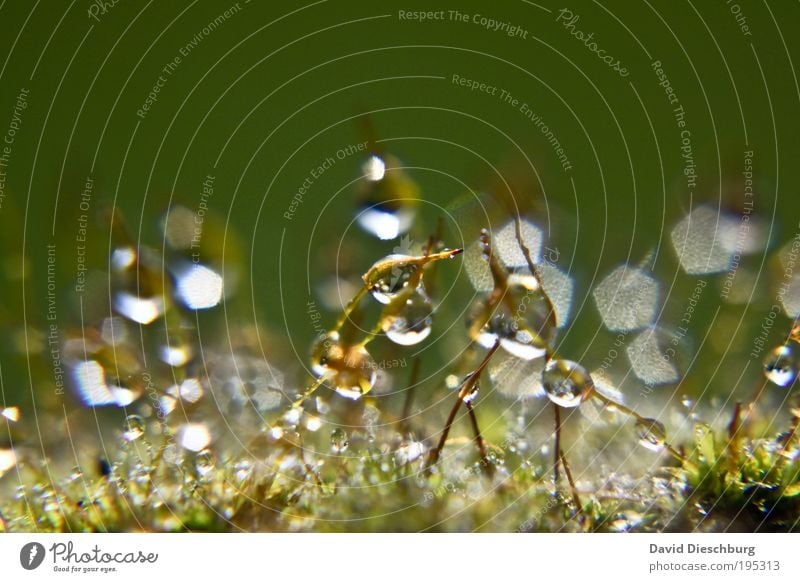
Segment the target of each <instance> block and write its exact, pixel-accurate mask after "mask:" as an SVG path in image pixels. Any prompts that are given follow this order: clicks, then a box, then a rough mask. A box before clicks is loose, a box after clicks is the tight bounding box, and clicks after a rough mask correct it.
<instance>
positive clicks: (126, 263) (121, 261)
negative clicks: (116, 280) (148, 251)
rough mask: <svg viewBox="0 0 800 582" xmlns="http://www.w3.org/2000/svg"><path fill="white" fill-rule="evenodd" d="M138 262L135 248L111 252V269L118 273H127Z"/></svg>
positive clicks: (116, 249) (124, 248) (118, 249)
mask: <svg viewBox="0 0 800 582" xmlns="http://www.w3.org/2000/svg"><path fill="white" fill-rule="evenodd" d="M135 262H136V249H134V248H133V247H128V246H123V247H117V248H115V249H114V250H113V251H112V252H111V267H112V268H113V269H114V270H116V271H125V270H126V269H129V268H131V267H132V266H133V264H134V263H135Z"/></svg>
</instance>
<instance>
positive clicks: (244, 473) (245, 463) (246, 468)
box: [233, 459, 253, 481]
mask: <svg viewBox="0 0 800 582" xmlns="http://www.w3.org/2000/svg"><path fill="white" fill-rule="evenodd" d="M233 471H234V473H233V474H234V476H235V477H236V479H237V480H238V481H244V480H245V479H247V478H248V477H250V475H252V474H253V464H252V463H251V462H250V461H249V460H248V459H242V460H240V461H236V464H234V466H233Z"/></svg>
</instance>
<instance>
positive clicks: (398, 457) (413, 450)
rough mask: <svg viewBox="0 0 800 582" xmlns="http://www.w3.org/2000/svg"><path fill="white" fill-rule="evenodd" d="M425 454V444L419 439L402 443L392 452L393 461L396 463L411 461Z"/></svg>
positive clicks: (403, 463) (404, 463)
mask: <svg viewBox="0 0 800 582" xmlns="http://www.w3.org/2000/svg"><path fill="white" fill-rule="evenodd" d="M424 454H425V445H424V444H422V443H421V442H419V441H409V442H406V443H403V444H402V445H401V446H400V447H398V449H397V450H396V451H395V453H394V462H395V463H396V464H397V465H407V464H409V463H413V462H414V461H416V460H417V459H419V458H420V457H422V456H423V455H424Z"/></svg>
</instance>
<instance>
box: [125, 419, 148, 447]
mask: <svg viewBox="0 0 800 582" xmlns="http://www.w3.org/2000/svg"><path fill="white" fill-rule="evenodd" d="M144 431H145V422H144V419H143V418H142V417H141V416H139V415H137V414H129V415H128V417H127V418H126V419H125V430H124V431H123V432H122V438H123V439H125V441H126V442H129V443H130V442H133V441H135V440H136V439H138V438H139V437H141V436H142V435H143V434H144Z"/></svg>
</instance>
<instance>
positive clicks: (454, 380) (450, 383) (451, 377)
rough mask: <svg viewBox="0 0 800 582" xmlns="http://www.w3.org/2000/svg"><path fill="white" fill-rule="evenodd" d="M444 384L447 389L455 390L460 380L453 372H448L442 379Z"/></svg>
mask: <svg viewBox="0 0 800 582" xmlns="http://www.w3.org/2000/svg"><path fill="white" fill-rule="evenodd" d="M444 385H445V386H447V389H448V390H455V389H456V388H458V387H459V386H460V385H461V381H460V380H459V379H458V376H456V375H455V374H448V375H447V377H446V378H445V379H444Z"/></svg>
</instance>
